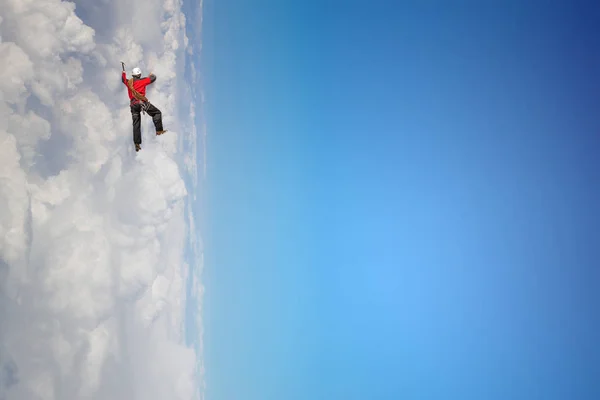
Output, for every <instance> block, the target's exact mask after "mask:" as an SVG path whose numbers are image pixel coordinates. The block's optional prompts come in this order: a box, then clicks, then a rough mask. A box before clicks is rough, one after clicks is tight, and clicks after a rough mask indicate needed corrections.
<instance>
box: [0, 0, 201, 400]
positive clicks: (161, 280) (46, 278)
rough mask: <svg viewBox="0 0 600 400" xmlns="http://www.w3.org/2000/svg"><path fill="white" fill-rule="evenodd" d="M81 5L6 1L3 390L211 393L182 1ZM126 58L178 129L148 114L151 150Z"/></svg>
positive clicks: (0, 208) (1, 90)
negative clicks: (202, 322)
mask: <svg viewBox="0 0 600 400" xmlns="http://www.w3.org/2000/svg"><path fill="white" fill-rule="evenodd" d="M76 3H77V5H76V4H75V3H72V2H67V1H60V0H0V400H25V399H27V400H37V399H61V400H70V399H106V398H111V399H115V400H116V399H142V398H143V399H145V400H153V399H164V398H170V399H192V398H196V397H197V396H199V394H198V393H199V387H202V382H201V381H200V380H199V379H198V377H199V376H200V375H201V374H202V371H199V370H198V367H197V365H198V361H197V356H198V355H197V354H196V353H195V351H194V350H193V349H190V348H188V347H186V346H184V344H183V343H184V342H183V334H182V332H183V329H184V328H183V325H184V321H183V318H184V313H183V307H184V303H185V299H184V296H185V293H184V290H185V287H186V283H185V282H184V279H185V277H186V275H184V273H185V272H184V269H185V268H186V265H187V264H186V262H185V261H184V254H183V252H184V248H185V245H186V240H187V238H186V234H189V235H190V236H191V237H193V238H196V233H195V227H194V226H193V225H192V226H187V224H188V219H187V218H186V216H185V214H186V203H185V201H186V196H188V192H190V191H191V193H195V191H196V189H195V188H194V187H186V185H185V183H184V180H183V177H182V175H181V173H182V172H183V171H182V170H181V166H183V165H184V164H185V165H186V168H185V170H184V171H188V172H191V171H192V170H193V168H194V166H193V165H191V163H190V160H194V162H195V159H196V158H195V157H196V156H195V149H194V150H193V151H194V152H193V155H192V156H189V155H186V154H183V153H184V152H182V146H181V143H182V140H187V141H188V142H189V141H191V140H192V138H193V136H192V135H194V134H195V125H194V123H193V121H186V122H185V123H181V124H180V123H178V122H177V116H178V115H179V114H176V113H177V111H178V110H179V108H180V107H182V104H179V103H178V91H179V90H180V89H181V86H182V85H184V83H183V82H182V81H181V79H179V76H178V74H177V70H178V63H180V62H182V57H183V56H182V55H183V54H184V52H185V45H186V43H187V38H186V36H185V32H184V29H185V18H184V16H183V14H182V13H181V10H180V8H181V3H180V2H178V1H174V0H171V1H168V2H163V1H159V0H150V1H147V2H145V3H144V6H143V7H134V6H133V5H134V2H132V1H129V0H122V1H116V0H115V1H112V2H107V1H106V2H103V4H102V13H101V15H100V14H98V15H96V14H94V13H93V12H91V11H93V10H95V9H96V8H95V7H98V2H96V1H89V0H82V1H77V2H76ZM135 4H138V3H135ZM86 10H87V11H86ZM132 10H133V11H132ZM76 11H77V13H79V12H81V14H80V15H81V18H80V17H79V16H78V15H77V14H76ZM107 16H113V17H114V18H110V19H109V20H107V19H106V17H107ZM121 60H123V61H125V62H126V63H127V67H128V70H130V69H131V68H132V67H133V66H140V67H141V68H142V69H143V70H144V71H145V72H154V73H156V75H157V77H158V79H157V81H156V82H155V84H153V85H152V86H150V87H149V88H148V92H147V95H148V97H149V98H150V100H151V101H152V102H153V103H154V104H155V105H156V106H158V107H159V108H160V109H161V111H162V112H163V123H164V125H165V128H166V129H169V133H168V134H166V135H163V136H160V137H156V136H153V129H152V123H151V121H150V120H149V117H148V116H143V117H144V119H143V121H144V122H143V124H142V129H143V144H142V147H143V149H142V151H141V152H139V153H135V152H134V151H133V143H132V128H131V115H130V113H129V108H128V99H127V96H126V89H125V87H124V86H123V84H122V83H121V81H120V72H121V71H120V69H121V68H120V61H121ZM183 106H185V107H186V109H187V108H189V107H190V105H189V103H188V102H186V103H184V105H183ZM192 107H193V105H192ZM185 160H187V161H185ZM195 183H196V181H195V180H192V184H193V185H195ZM190 212H191V211H190V209H189V208H188V209H187V213H188V214H189V213H190ZM188 218H189V216H188ZM194 279H197V277H194ZM198 285H200V283H199V282H198Z"/></svg>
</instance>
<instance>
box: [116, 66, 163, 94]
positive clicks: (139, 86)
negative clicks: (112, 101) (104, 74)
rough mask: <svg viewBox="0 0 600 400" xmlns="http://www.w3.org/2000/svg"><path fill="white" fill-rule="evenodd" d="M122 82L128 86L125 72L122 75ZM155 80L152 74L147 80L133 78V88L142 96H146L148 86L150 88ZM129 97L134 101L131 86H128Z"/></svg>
mask: <svg viewBox="0 0 600 400" xmlns="http://www.w3.org/2000/svg"><path fill="white" fill-rule="evenodd" d="M121 80H122V81H123V84H125V86H127V74H126V73H125V72H123V73H122V76H121ZM155 80H156V76H155V75H153V74H150V76H149V77H146V78H140V79H135V78H133V88H134V89H135V90H136V91H137V92H138V93H139V94H141V95H142V96H146V86H148V85H149V84H151V83H152V82H154V81H155ZM127 95H128V96H129V100H133V99H134V98H135V97H133V94H132V93H131V90H130V89H129V86H127Z"/></svg>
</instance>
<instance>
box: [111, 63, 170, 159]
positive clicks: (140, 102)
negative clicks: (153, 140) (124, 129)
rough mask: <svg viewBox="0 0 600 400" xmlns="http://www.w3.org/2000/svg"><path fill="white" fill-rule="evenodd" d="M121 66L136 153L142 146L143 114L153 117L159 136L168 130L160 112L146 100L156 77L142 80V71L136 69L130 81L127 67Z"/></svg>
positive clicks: (151, 76) (150, 76)
mask: <svg viewBox="0 0 600 400" xmlns="http://www.w3.org/2000/svg"><path fill="white" fill-rule="evenodd" d="M121 64H122V66H123V74H122V80H123V83H124V84H125V86H127V94H128V95H129V100H130V104H129V108H130V109H131V117H132V119H133V143H134V144H135V151H140V149H141V145H142V132H141V118H140V113H141V112H146V113H148V115H150V116H151V117H152V121H153V122H154V127H155V128H156V134H157V135H162V134H163V133H165V132H166V130H163V125H162V114H161V112H160V110H159V109H158V108H156V107H155V106H154V105H153V104H152V103H150V102H149V101H148V99H147V98H146V86H147V85H149V84H151V83H152V82H154V81H155V80H156V75H154V74H153V73H150V74H149V75H148V77H146V78H142V70H141V69H139V68H137V67H136V68H134V69H133V70H132V71H131V73H132V76H133V78H131V79H129V80H128V79H127V74H126V73H125V65H124V64H123V63H121Z"/></svg>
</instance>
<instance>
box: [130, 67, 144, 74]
mask: <svg viewBox="0 0 600 400" xmlns="http://www.w3.org/2000/svg"><path fill="white" fill-rule="evenodd" d="M131 74H132V75H133V76H140V75H142V70H141V69H139V68H138V67H135V68H134V69H133V70H132V71H131Z"/></svg>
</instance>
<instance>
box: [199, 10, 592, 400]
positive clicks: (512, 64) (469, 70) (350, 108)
mask: <svg viewBox="0 0 600 400" xmlns="http://www.w3.org/2000/svg"><path fill="white" fill-rule="evenodd" d="M481 3H483V2H481ZM485 3H486V5H483V4H480V2H453V4H449V2H427V4H424V2H416V1H415V2H391V1H388V2H384V1H377V2H374V3H373V4H368V3H364V2H362V3H360V2H354V1H351V2H339V1H338V2H332V1H329V2H322V1H318V2H317V1H303V2H289V1H288V2H286V1H277V2H276V1H259V2H246V1H227V0H225V1H218V2H216V1H208V2H207V4H206V5H205V25H204V27H203V29H204V31H205V32H206V33H205V34H206V36H205V43H204V46H205V50H204V52H205V54H206V55H205V59H204V62H203V64H202V69H203V71H204V74H205V77H206V78H205V81H204V83H205V89H206V93H207V106H206V118H207V123H208V181H207V182H208V183H207V187H206V196H207V198H206V213H207V220H206V221H205V226H204V229H203V231H204V232H205V242H206V253H205V254H206V269H205V273H204V284H205V286H206V294H205V308H204V324H205V326H204V329H205V342H204V343H205V364H206V380H207V390H206V395H207V398H209V399H211V400H221V399H223V400H224V399H228V400H230V399H245V400H254V399H257V400H258V399H260V400H267V399H286V400H292V399H306V398H311V399H345V400H347V399H365V398H366V399H400V398H402V399H441V398H444V399H461V400H464V399H492V400H493V399H507V398H510V399H537V398H539V399H565V398H572V399H596V398H600V383H598V382H597V381H598V379H597V377H598V376H600V367H599V365H600V350H599V348H598V346H597V345H596V342H597V338H598V337H599V335H600V314H598V312H597V310H596V308H597V307H596V305H597V304H598V301H600V264H599V261H598V260H600V211H599V210H600V209H599V206H598V205H599V204H600V190H599V189H600V186H599V183H598V182H599V178H600V172H599V171H600V169H599V168H598V167H599V165H598V162H597V161H596V160H597V158H598V152H599V151H600V119H599V117H598V110H600V80H599V79H598V77H599V76H600V58H599V56H598V54H600V53H599V52H598V49H600V46H599V45H600V35H599V32H598V29H597V28H596V25H597V20H598V17H600V8H598V7H597V6H595V7H590V6H589V4H591V3H589V2H588V3H589V4H587V5H585V3H579V4H574V3H571V4H570V3H569V2H563V3H562V4H558V3H557V5H548V4H544V5H543V6H541V5H539V4H541V3H537V4H536V3H534V2H528V4H521V2H516V1H515V2H485ZM494 3H495V4H496V6H495V7H492V6H491V5H490V4H494ZM501 4H502V5H501Z"/></svg>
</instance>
